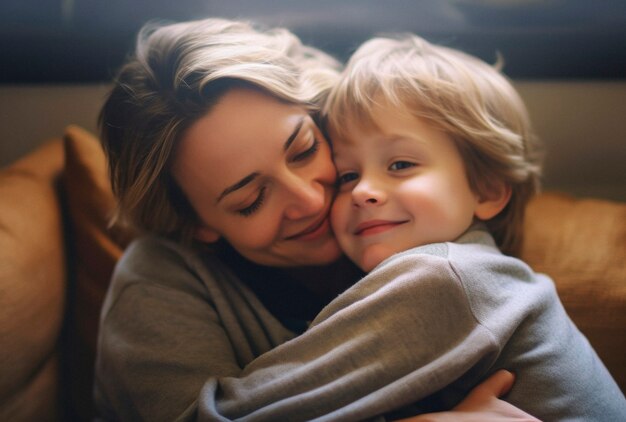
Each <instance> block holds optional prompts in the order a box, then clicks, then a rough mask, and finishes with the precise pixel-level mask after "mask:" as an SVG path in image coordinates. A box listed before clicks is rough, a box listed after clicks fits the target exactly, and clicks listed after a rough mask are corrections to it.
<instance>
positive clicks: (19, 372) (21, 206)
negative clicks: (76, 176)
mask: <svg viewBox="0 0 626 422" xmlns="http://www.w3.org/2000/svg"><path fill="white" fill-rule="evenodd" d="M62 166H63V149H62V145H61V142H59V141H58V140H57V141H51V142H46V143H44V144H43V145H41V146H40V147H39V148H37V149H36V150H35V151H33V152H32V153H30V154H28V155H26V156H25V157H23V158H21V159H20V160H18V161H16V162H15V163H13V164H12V165H10V166H8V167H6V168H4V169H2V170H1V171H0V251H1V253H0V362H2V363H1V364H0V420H41V418H43V417H48V418H54V417H55V416H58V415H59V414H60V405H59V401H60V400H59V396H60V390H59V386H58V378H59V350H58V347H59V344H58V338H59V335H60V332H61V325H62V322H63V311H64V307H65V289H66V282H65V277H66V266H65V262H66V261H65V258H66V257H65V252H64V249H63V230H62V216H61V209H60V200H59V197H58V192H57V186H56V182H57V178H58V177H57V176H58V174H59V173H60V171H61V168H62Z"/></svg>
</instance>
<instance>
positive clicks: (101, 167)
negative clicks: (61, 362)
mask: <svg viewBox="0 0 626 422" xmlns="http://www.w3.org/2000/svg"><path fill="white" fill-rule="evenodd" d="M64 145H65V163H66V164H65V172H64V174H63V187H64V189H65V193H66V198H67V211H68V215H69V220H70V232H71V236H72V239H73V243H72V248H71V250H70V251H69V253H70V257H71V261H70V262H71V263H72V264H71V268H70V270H71V273H72V276H73V277H74V278H73V283H74V291H73V295H72V296H71V297H70V306H69V321H68V323H69V329H70V330H71V332H72V333H73V335H72V336H70V338H69V341H70V345H69V346H70V350H71V351H72V356H73V362H72V366H71V373H70V379H71V384H72V385H71V388H70V395H71V397H72V399H73V400H72V401H73V402H74V403H75V406H74V409H73V410H74V412H75V413H76V414H77V415H78V416H79V417H81V418H84V419H90V418H91V417H92V416H93V408H92V407H91V401H90V399H91V386H92V383H93V365H94V356H95V351H96V336H97V331H98V321H99V317H100V308H101V306H102V302H103V300H104V296H105V294H106V290H107V287H108V285H109V280H110V277H111V273H112V271H113V268H114V266H115V263H116V262H117V260H118V259H119V258H120V256H121V254H122V251H123V249H124V247H125V246H126V244H127V243H128V241H129V239H130V236H128V235H127V234H126V233H123V232H121V231H120V230H115V229H111V228H109V220H110V216H111V213H112V212H113V209H114V207H115V199H114V196H113V192H112V191H111V187H110V183H109V179H108V177H107V169H106V159H105V156H104V152H103V151H102V148H101V146H100V143H99V141H98V139H97V138H96V137H94V136H93V135H92V134H91V133H89V132H87V131H85V130H84V129H82V128H80V127H78V126H68V127H67V128H66V131H65V136H64Z"/></svg>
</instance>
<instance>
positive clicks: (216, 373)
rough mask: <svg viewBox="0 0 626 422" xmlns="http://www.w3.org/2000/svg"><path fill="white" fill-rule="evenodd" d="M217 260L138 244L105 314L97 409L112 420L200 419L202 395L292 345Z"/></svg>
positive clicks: (168, 246) (160, 243)
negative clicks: (281, 346)
mask: <svg viewBox="0 0 626 422" xmlns="http://www.w3.org/2000/svg"><path fill="white" fill-rule="evenodd" d="M292 337H293V333H291V332H290V331H288V330H287V329H285V328H284V327H282V325H280V324H279V323H278V321H276V320H275V318H273V317H272V315H271V314H269V312H267V311H266V310H265V309H264V308H263V307H262V305H260V303H259V302H258V300H257V299H256V298H255V297H254V295H253V294H252V293H251V292H250V291H249V290H246V289H245V288H243V287H242V286H241V284H240V283H239V284H238V280H236V279H234V278H233V276H232V274H231V273H230V272H228V271H227V270H226V269H225V267H223V266H221V265H220V263H219V262H218V261H217V260H215V261H214V262H213V261H212V262H208V263H207V262H206V261H203V260H201V259H199V256H198V255H197V254H193V253H190V251H188V250H187V249H185V248H181V247H179V246H177V245H175V244H172V243H170V242H167V241H164V240H161V239H157V238H143V239H140V240H138V241H136V242H134V243H133V244H131V246H130V247H129V248H128V250H127V251H126V253H125V254H124V256H123V258H122V260H121V261H120V262H119V263H118V265H117V267H116V270H115V273H114V275H113V279H112V283H111V286H110V288H109V292H108V294H107V297H106V299H105V303H104V305H103V309H102V314H101V320H100V329H99V338H98V353H97V361H96V377H95V402H96V406H97V409H98V412H99V414H100V417H102V418H103V419H105V420H150V421H171V420H175V419H177V418H180V419H193V417H194V415H195V412H196V409H197V399H198V395H199V392H200V390H201V389H202V387H203V385H204V384H205V383H207V382H210V380H212V379H215V378H219V377H225V376H237V375H239V374H240V372H241V370H242V368H243V367H244V366H245V365H246V364H247V363H249V362H250V361H252V360H253V359H254V357H256V356H258V355H260V354H262V353H264V352H266V351H267V350H270V349H271V348H273V347H275V346H276V345H277V344H280V343H283V342H285V341H286V340H287V339H289V338H292Z"/></svg>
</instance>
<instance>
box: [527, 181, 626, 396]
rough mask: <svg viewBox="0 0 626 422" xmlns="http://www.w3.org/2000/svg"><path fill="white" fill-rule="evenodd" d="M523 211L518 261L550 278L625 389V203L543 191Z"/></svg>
mask: <svg viewBox="0 0 626 422" xmlns="http://www.w3.org/2000/svg"><path fill="white" fill-rule="evenodd" d="M527 213H528V214H527V216H526V226H525V241H524V246H523V249H522V259H524V260H525V261H526V262H527V263H528V264H529V265H530V266H531V267H533V268H534V269H535V270H536V271H540V272H544V273H546V274H549V275H550V276H551V277H552V279H553V280H554V282H555V283H556V287H557V290H558V292H559V296H560V298H561V301H562V302H563V305H564V306H565V308H566V310H567V312H568V314H569V315H570V317H571V318H572V320H573V321H574V322H575V323H576V325H577V326H578V328H579V329H580V330H581V331H582V332H583V333H585V335H586V336H587V338H588V339H589V340H590V342H591V344H592V345H593V346H594V348H595V349H596V351H597V352H598V355H600V357H601V358H602V360H603V361H604V363H605V364H606V366H607V367H608V369H609V371H610V372H611V374H612V375H613V377H614V378H615V380H616V381H617V382H618V384H619V385H620V387H621V389H622V391H626V203H619V202H612V201H608V200H600V199H588V198H585V199H576V198H573V197H570V196H566V195H563V194H556V193H545V194H542V195H539V196H538V197H536V198H535V199H534V200H533V201H532V202H531V203H530V204H529V206H528V209H527Z"/></svg>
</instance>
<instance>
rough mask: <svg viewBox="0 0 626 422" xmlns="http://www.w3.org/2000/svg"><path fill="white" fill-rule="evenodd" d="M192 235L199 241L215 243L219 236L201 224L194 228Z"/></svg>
mask: <svg viewBox="0 0 626 422" xmlns="http://www.w3.org/2000/svg"><path fill="white" fill-rule="evenodd" d="M193 237H195V238H196V239H197V240H199V241H201V242H205V243H215V242H217V241H218V239H219V238H220V234H219V233H218V232H216V231H215V230H213V229H211V228H209V227H207V226H204V225H203V226H200V227H198V228H197V229H196V231H195V232H194V236H193Z"/></svg>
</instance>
